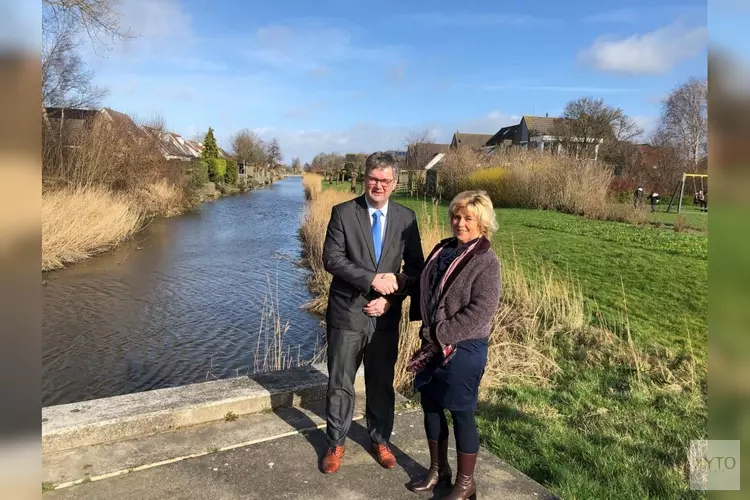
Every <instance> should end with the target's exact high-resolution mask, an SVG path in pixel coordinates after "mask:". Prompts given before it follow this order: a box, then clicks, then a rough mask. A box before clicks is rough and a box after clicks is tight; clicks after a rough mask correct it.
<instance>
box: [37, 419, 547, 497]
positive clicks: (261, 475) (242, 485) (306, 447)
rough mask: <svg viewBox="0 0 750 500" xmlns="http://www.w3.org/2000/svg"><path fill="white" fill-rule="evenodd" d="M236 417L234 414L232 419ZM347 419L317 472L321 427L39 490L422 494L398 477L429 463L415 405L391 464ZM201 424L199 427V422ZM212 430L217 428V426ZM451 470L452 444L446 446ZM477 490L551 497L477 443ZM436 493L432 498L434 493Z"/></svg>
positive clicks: (73, 493) (57, 493) (59, 493)
mask: <svg viewBox="0 0 750 500" xmlns="http://www.w3.org/2000/svg"><path fill="white" fill-rule="evenodd" d="M235 423H236V422H235ZM363 425H364V423H363V422H361V421H358V422H355V423H354V424H353V426H352V430H351V432H350V435H349V437H350V439H349V441H348V443H347V448H346V455H345V457H344V462H343V465H342V468H341V470H340V471H339V472H338V473H337V474H333V475H324V474H321V473H320V472H319V469H318V463H319V458H320V456H321V453H323V452H324V450H325V436H324V433H323V431H321V430H313V431H309V432H304V433H302V434H297V435H292V436H287V437H281V438H279V439H275V440H271V441H265V442H261V443H258V444H253V445H249V446H243V447H240V448H235V449H232V450H228V451H219V452H215V453H210V454H207V455H203V456H199V457H196V458H188V459H185V460H181V461H179V462H175V463H169V464H166V465H160V466H157V467H153V468H149V469H144V470H139V471H135V472H130V473H127V474H124V475H120V476H117V477H112V478H109V479H102V480H98V481H92V482H87V483H83V484H80V485H77V486H71V487H68V488H62V489H58V490H54V491H51V492H47V493H45V494H44V496H43V498H44V499H47V500H53V499H100V498H118V499H133V500H135V499H138V500H146V499H165V498H166V499H182V498H186V499H187V498H189V499H211V500H224V499H227V500H228V499H256V498H257V499H295V500H296V499H303V500H317V499H320V500H323V499H326V500H328V499H346V500H357V499H427V498H431V497H430V495H417V494H414V493H411V492H410V491H408V490H407V489H406V488H405V487H404V485H405V484H406V483H407V482H408V481H409V478H410V477H414V476H416V475H419V474H423V473H424V472H425V467H426V466H428V465H429V455H428V452H427V449H426V443H425V438H424V430H423V427H422V413H421V412H419V411H406V412H403V413H401V414H400V415H398V416H397V418H396V426H395V431H394V436H393V440H392V441H393V445H394V450H393V451H394V452H395V453H396V456H397V459H398V462H399V466H398V467H397V468H396V469H395V470H390V471H389V470H385V469H383V468H381V467H380V466H379V465H378V464H377V463H376V462H375V460H374V459H373V458H372V456H371V455H370V453H369V450H368V449H367V447H368V446H369V441H368V436H367V432H366V430H365V429H364V427H363ZM202 432H205V428H204V429H203V430H202ZM216 432H221V430H220V428H219V427H217V431H216ZM449 454H450V457H451V465H452V467H453V468H454V469H453V470H454V471H455V470H456V469H455V448H454V447H453V445H452V446H451V451H450V453H449ZM477 483H478V490H479V491H478V493H477V497H478V498H479V497H481V498H490V499H500V498H502V499H508V500H516V499H518V500H521V499H523V500H526V499H533V500H536V499H549V498H555V497H554V496H552V495H551V494H549V492H547V491H546V490H545V489H544V488H542V487H541V486H540V485H538V484H537V483H535V482H534V481H532V480H530V479H529V478H527V477H526V476H524V475H523V474H521V473H519V472H518V471H516V470H515V469H513V468H512V467H510V466H509V465H507V464H506V463H504V462H503V461H501V460H500V459H498V458H496V457H495V456H493V455H491V454H490V453H488V452H486V451H485V450H482V451H481V452H480V457H479V459H478V461H477ZM440 493H444V491H442V492H438V495H437V496H435V497H432V498H440Z"/></svg>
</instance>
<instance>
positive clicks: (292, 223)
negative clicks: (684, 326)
mask: <svg viewBox="0 0 750 500" xmlns="http://www.w3.org/2000/svg"><path fill="white" fill-rule="evenodd" d="M303 208H304V194H303V190H302V179H301V178H300V177H288V178H286V179H283V180H280V181H277V182H276V183H274V184H273V185H272V186H269V187H266V188H263V189H259V190H255V191H250V192H248V193H245V194H242V195H237V196H233V197H228V198H224V199H221V200H218V201H216V202H212V203H207V204H203V205H201V206H200V207H198V208H197V209H195V210H194V211H192V212H190V213H188V214H185V215H182V216H178V217H173V218H170V219H159V220H155V221H154V222H152V223H151V224H150V226H149V227H148V228H146V229H145V230H143V231H142V232H140V233H138V234H137V235H136V236H135V238H133V239H132V240H131V241H129V242H127V243H126V244H124V245H122V246H121V247H119V248H117V249H116V250H114V251H112V252H109V253H107V254H104V255H101V256H98V257H96V258H94V259H90V260H88V261H85V262H81V263H79V264H76V265H74V266H72V267H70V268H69V269H63V270H61V271H55V272H51V273H45V275H44V276H43V279H44V280H45V281H46V286H44V287H43V320H42V322H43V331H42V334H43V357H42V369H43V387H42V404H43V405H44V406H48V405H54V404H62V403H69V402H75V401H83V400H87V399H93V398H101V397H107V396H114V395H119V394H127V393H132V392H140V391H146V390H151V389H158V388H163V387H170V386H175V385H181V384H188V383H193V382H202V381H205V380H214V379H216V378H226V377H232V376H238V375H239V376H241V375H244V374H247V373H253V372H254V371H258V370H261V369H263V367H264V365H265V366H266V367H270V366H274V363H275V362H276V361H275V360H274V359H271V358H275V357H277V356H266V352H267V351H268V350H269V349H270V348H272V345H273V344H274V342H276V347H277V349H276V351H277V352H281V353H283V354H284V357H285V358H287V362H291V363H293V364H296V363H297V362H298V361H302V362H304V361H306V360H309V359H311V357H312V356H313V355H314V354H315V352H316V350H317V346H318V345H320V344H322V342H323V339H324V338H325V332H324V330H323V328H322V327H321V325H320V322H321V319H322V318H320V317H318V316H315V315H313V314H310V313H308V312H306V311H304V310H303V308H302V306H303V304H304V303H305V302H307V301H308V300H309V299H310V298H311V295H310V293H309V292H308V290H307V288H306V285H305V282H306V279H307V276H308V270H307V269H306V268H303V267H300V266H299V265H298V261H299V259H300V255H301V246H300V242H299V240H298V237H297V230H298V228H299V225H300V221H301V216H302V211H303ZM276 325H279V326H280V328H278V326H276ZM279 331H280V332H285V333H284V334H283V342H282V343H281V348H280V349H279V348H278V347H279V342H278V340H276V341H274V339H277V338H278V337H277V336H275V335H274V332H279Z"/></svg>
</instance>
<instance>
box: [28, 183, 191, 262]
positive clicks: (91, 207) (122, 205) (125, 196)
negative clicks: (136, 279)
mask: <svg viewBox="0 0 750 500" xmlns="http://www.w3.org/2000/svg"><path fill="white" fill-rule="evenodd" d="M187 206H188V200H186V199H185V196H184V193H183V191H182V190H181V189H180V188H178V187H177V186H174V185H173V184H170V183H169V182H168V181H166V180H159V181H155V182H152V183H150V184H148V185H146V186H144V187H143V188H141V189H138V190H129V191H124V192H117V191H114V190H112V189H109V188H107V187H104V186H97V185H93V186H89V187H82V186H81V187H71V188H55V189H48V190H45V191H43V192H42V271H51V270H54V269H60V268H62V267H65V266H66V265H69V264H73V263H76V262H80V261H82V260H86V259H88V258H91V257H92V256H94V255H96V254H98V253H101V252H105V251H108V250H111V249H112V248H114V247H116V246H117V245H119V244H121V243H122V242H123V241H125V240H127V239H128V238H130V237H131V236H132V235H133V234H135V233H136V232H137V231H139V230H140V229H142V228H143V227H144V225H145V224H146V223H147V222H148V220H149V219H151V218H152V217H155V216H165V217H168V216H171V215H176V214H179V213H182V211H183V210H185V208H186V207H187Z"/></svg>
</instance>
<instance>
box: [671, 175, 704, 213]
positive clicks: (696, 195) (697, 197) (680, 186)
mask: <svg viewBox="0 0 750 500" xmlns="http://www.w3.org/2000/svg"><path fill="white" fill-rule="evenodd" d="M688 178H691V179H692V180H693V203H695V204H696V205H701V211H703V210H704V207H706V206H707V205H706V198H705V197H706V188H705V186H704V183H703V180H704V179H705V180H706V182H708V174H688V173H683V174H682V180H680V181H679V182H678V183H677V185H676V186H675V187H674V192H673V193H672V198H671V199H670V200H669V206H668V207H667V212H669V211H670V210H671V209H672V205H673V204H674V199H675V196H677V191H678V190H679V192H680V197H679V198H678V199H677V213H678V214H679V213H680V211H681V210H682V198H683V196H685V181H686V180H687V179H688ZM696 179H700V190H699V189H698V183H697V182H696ZM701 197H702V199H701ZM705 210H706V211H708V208H705Z"/></svg>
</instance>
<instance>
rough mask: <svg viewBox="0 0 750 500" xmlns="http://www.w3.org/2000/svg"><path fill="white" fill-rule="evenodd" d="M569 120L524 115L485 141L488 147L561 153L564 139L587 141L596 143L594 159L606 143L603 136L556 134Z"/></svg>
mask: <svg viewBox="0 0 750 500" xmlns="http://www.w3.org/2000/svg"><path fill="white" fill-rule="evenodd" d="M565 121H568V120H567V119H566V118H554V117H550V116H530V115H524V116H522V117H521V121H520V122H519V123H518V124H517V125H511V126H507V127H503V128H501V129H500V130H499V131H498V132H497V133H496V134H495V135H493V136H492V137H491V138H490V139H489V140H487V141H486V143H485V145H484V146H485V148H486V149H494V148H496V147H498V146H503V147H508V146H517V147H521V148H524V149H537V150H539V151H551V152H552V153H553V154H560V152H561V151H562V147H563V142H564V141H569V142H574V143H575V142H587V143H591V144H595V146H594V159H596V158H597V157H598V155H599V146H600V145H601V144H602V143H604V139H603V138H578V137H565V138H561V137H559V136H557V135H556V134H555V128H556V125H559V124H561V122H563V123H564V122H565Z"/></svg>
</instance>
